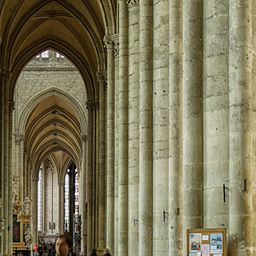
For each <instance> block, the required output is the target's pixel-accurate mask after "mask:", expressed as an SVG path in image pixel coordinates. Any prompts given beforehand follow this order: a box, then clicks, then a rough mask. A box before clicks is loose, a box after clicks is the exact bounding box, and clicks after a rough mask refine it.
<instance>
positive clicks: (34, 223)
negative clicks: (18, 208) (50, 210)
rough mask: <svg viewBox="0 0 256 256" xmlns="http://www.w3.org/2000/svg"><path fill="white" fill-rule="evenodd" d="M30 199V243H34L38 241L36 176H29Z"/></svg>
mask: <svg viewBox="0 0 256 256" xmlns="http://www.w3.org/2000/svg"><path fill="white" fill-rule="evenodd" d="M31 179H32V181H31V201H32V219H31V226H32V243H33V244H35V243H37V242H38V234H37V230H38V229H37V215H38V212H37V191H38V186H37V184H38V177H35V176H32V177H31Z"/></svg>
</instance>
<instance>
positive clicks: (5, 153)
mask: <svg viewBox="0 0 256 256" xmlns="http://www.w3.org/2000/svg"><path fill="white" fill-rule="evenodd" d="M0 78H1V81H0V83H1V88H2V91H1V99H2V105H1V122H2V126H1V127H2V129H1V131H2V134H1V141H2V143H1V148H2V151H1V173H2V181H1V185H2V186H1V198H2V201H3V205H5V206H6V207H3V208H2V213H1V217H2V220H4V223H5V225H4V230H3V232H2V236H3V239H2V242H3V245H2V248H3V249H2V251H3V255H5V254H9V253H11V252H12V225H13V224H12V214H13V209H12V204H11V203H10V202H12V168H11V157H10V156H11V152H12V141H11V132H12V127H11V124H12V110H13V102H12V100H10V98H9V97H10V95H9V81H10V73H9V72H1V73H0Z"/></svg>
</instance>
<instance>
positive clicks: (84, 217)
mask: <svg viewBox="0 0 256 256" xmlns="http://www.w3.org/2000/svg"><path fill="white" fill-rule="evenodd" d="M81 162H82V164H81V197H82V198H81V201H82V202H83V203H82V204H81V220H82V227H81V252H82V255H85V254H86V252H87V235H86V234H87V202H88V200H87V182H86V180H87V178H86V174H87V170H86V167H87V166H86V163H87V150H86V135H82V161H81Z"/></svg>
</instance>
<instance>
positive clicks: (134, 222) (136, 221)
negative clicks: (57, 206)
mask: <svg viewBox="0 0 256 256" xmlns="http://www.w3.org/2000/svg"><path fill="white" fill-rule="evenodd" d="M133 225H134V227H136V226H138V225H139V220H137V219H133Z"/></svg>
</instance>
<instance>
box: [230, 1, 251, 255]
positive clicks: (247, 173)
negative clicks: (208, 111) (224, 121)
mask: <svg viewBox="0 0 256 256" xmlns="http://www.w3.org/2000/svg"><path fill="white" fill-rule="evenodd" d="M229 13H232V15H229V26H230V27H229V42H230V45H229V47H230V48H229V135H230V137H229V181H230V186H229V189H230V194H229V195H230V199H229V208H230V214H229V221H230V222H229V224H230V227H229V228H230V246H231V248H232V253H231V255H238V256H240V255H254V253H253V245H254V244H255V242H254V239H253V236H254V232H253V223H254V206H253V193H252V190H253V178H252V177H253V176H252V174H253V172H252V168H253V166H254V163H253V164H252V159H253V157H254V153H253V151H252V144H251V143H252V141H253V140H252V134H253V129H254V128H253V127H252V125H253V123H252V111H253V109H252V101H254V99H253V98H252V96H253V95H252V80H251V79H252V78H251V77H252V58H251V57H252V54H253V53H252V1H251V0H248V1H242V0H230V1H229ZM244 181H246V182H247V186H246V189H245V185H244V184H245V183H244Z"/></svg>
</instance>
